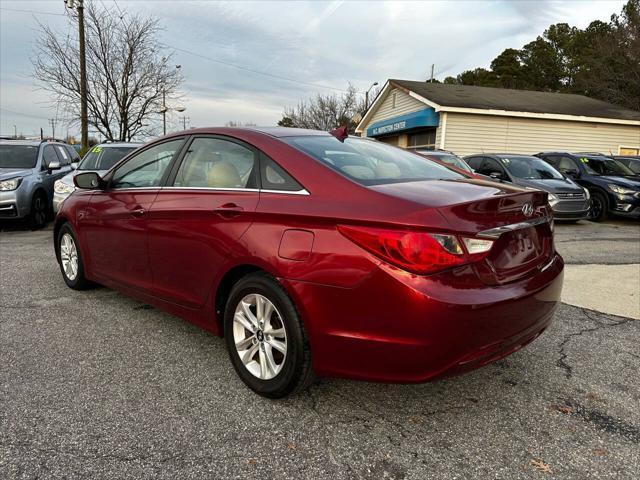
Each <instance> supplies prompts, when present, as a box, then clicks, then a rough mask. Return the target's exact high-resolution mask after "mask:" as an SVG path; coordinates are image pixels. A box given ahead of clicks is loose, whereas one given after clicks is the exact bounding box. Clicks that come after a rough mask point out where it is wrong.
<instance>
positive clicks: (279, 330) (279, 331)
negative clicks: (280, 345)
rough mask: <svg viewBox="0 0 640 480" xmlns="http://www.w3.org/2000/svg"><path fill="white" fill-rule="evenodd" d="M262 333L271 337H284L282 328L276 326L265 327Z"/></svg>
mask: <svg viewBox="0 0 640 480" xmlns="http://www.w3.org/2000/svg"><path fill="white" fill-rule="evenodd" d="M264 333H265V335H271V336H272V337H278V338H284V337H285V331H284V328H276V329H272V328H268V329H265V331H264Z"/></svg>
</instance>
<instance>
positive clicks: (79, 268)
mask: <svg viewBox="0 0 640 480" xmlns="http://www.w3.org/2000/svg"><path fill="white" fill-rule="evenodd" d="M57 241H58V254H59V262H60V271H61V272H62V278H64V281H65V283H66V284H67V285H68V286H69V287H70V288H73V289H74V290H84V289H86V288H88V287H90V286H91V282H90V281H89V280H87V278H86V277H85V275H84V265H83V263H82V255H81V253H80V247H79V245H78V239H77V237H76V234H75V232H74V231H73V229H72V228H71V226H70V225H69V224H65V225H63V226H62V228H60V231H59V232H58V239H57Z"/></svg>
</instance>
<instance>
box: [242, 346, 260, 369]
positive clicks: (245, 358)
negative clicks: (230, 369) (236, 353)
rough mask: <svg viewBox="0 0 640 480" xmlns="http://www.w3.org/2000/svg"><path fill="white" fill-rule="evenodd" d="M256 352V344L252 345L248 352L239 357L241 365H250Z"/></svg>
mask: <svg viewBox="0 0 640 480" xmlns="http://www.w3.org/2000/svg"><path fill="white" fill-rule="evenodd" d="M256 350H258V344H256V345H254V346H253V347H251V348H250V349H249V350H247V351H245V352H244V354H243V355H242V356H241V357H240V359H241V360H242V363H244V364H245V365H247V364H249V363H251V361H252V359H253V356H254V355H255V353H256Z"/></svg>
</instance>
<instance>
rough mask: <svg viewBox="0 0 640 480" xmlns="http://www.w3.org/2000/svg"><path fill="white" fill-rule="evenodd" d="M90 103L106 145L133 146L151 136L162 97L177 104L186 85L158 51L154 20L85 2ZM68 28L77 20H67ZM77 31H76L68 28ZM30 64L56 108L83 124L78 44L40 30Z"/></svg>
mask: <svg viewBox="0 0 640 480" xmlns="http://www.w3.org/2000/svg"><path fill="white" fill-rule="evenodd" d="M85 6H86V7H85V11H86V18H85V28H86V52H87V96H88V98H87V101H88V110H89V124H90V125H92V126H93V127H94V128H95V129H96V130H97V131H98V132H100V134H101V135H103V136H104V137H106V138H107V140H119V141H130V140H132V139H133V138H134V137H135V136H136V135H147V134H151V133H152V132H151V130H152V129H150V128H149V127H150V124H149V122H150V121H151V120H152V117H153V116H154V115H157V114H158V112H159V111H160V110H161V109H162V105H163V95H164V96H166V98H167V99H168V101H176V100H177V98H178V95H177V89H178V87H179V85H180V83H181V82H182V76H181V75H180V72H179V70H178V69H176V68H175V67H173V66H172V65H170V57H171V56H170V54H166V53H163V52H161V51H160V43H159V41H158V38H157V37H158V33H159V31H160V24H159V21H158V20H157V19H156V18H153V17H145V16H141V15H133V14H127V15H125V16H122V17H119V16H115V15H113V14H111V13H110V12H109V11H107V10H106V9H104V8H100V7H97V6H96V4H95V3H91V2H86V1H85ZM69 22H70V23H75V22H77V18H75V17H73V16H69ZM69 30H70V31H77V28H75V27H74V28H70V29H69ZM36 45H37V46H36V53H35V56H34V58H33V59H32V63H33V67H34V76H35V78H36V79H37V80H39V81H40V83H41V84H42V86H43V88H44V89H45V90H48V91H49V92H51V94H52V96H53V100H54V102H56V103H57V104H58V105H60V106H61V107H62V108H63V109H65V110H66V111H67V112H68V113H69V114H70V116H71V117H72V118H74V119H78V120H79V118H80V107H79V106H80V61H79V48H78V40H77V38H74V36H73V35H60V34H58V33H56V32H54V31H53V30H52V29H51V28H50V27H48V26H46V25H43V24H41V25H40V38H39V39H38V41H37V42H36Z"/></svg>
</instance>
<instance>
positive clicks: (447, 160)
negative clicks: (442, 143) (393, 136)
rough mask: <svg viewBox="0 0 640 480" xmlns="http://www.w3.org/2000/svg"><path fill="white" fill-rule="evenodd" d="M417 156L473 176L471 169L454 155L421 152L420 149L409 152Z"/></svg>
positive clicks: (437, 151) (442, 152)
mask: <svg viewBox="0 0 640 480" xmlns="http://www.w3.org/2000/svg"><path fill="white" fill-rule="evenodd" d="M411 151H412V152H414V153H417V154H418V155H422V156H423V157H426V158H429V159H431V160H435V161H437V162H440V163H444V164H446V165H451V166H453V167H456V168H458V169H460V170H462V171H464V172H467V173H471V174H473V173H474V171H473V169H472V168H471V167H470V166H469V165H468V164H467V162H465V161H464V160H463V159H462V158H460V157H459V156H457V155H456V154H455V153H451V152H445V151H442V150H423V149H420V148H416V149H412V150H411Z"/></svg>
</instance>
